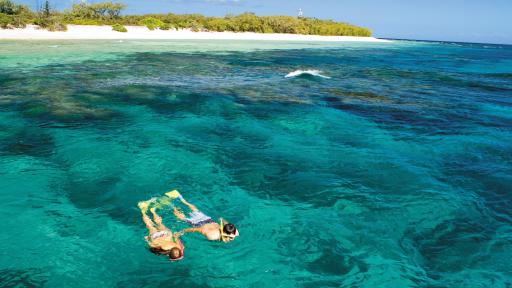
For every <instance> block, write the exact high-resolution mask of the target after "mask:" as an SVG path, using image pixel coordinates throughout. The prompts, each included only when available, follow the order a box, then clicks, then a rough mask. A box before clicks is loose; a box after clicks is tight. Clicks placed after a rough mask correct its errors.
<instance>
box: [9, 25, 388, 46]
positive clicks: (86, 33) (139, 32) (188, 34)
mask: <svg viewBox="0 0 512 288" xmlns="http://www.w3.org/2000/svg"><path fill="white" fill-rule="evenodd" d="M126 28H127V29H128V32H126V33H121V32H116V31H112V27H111V26H85V25H68V31H66V32H50V31H47V30H42V29H37V26H34V25H28V26H27V27H26V28H23V29H0V40H66V39H69V40H86V39H91V40H92V39H98V40H101V39H151V40H158V39H162V40H166V39H168V40H267V41H326V42H388V40H382V39H377V38H374V37H353V36H317V35H297V34H261V33H250V32H244V33H234V32H192V31H190V30H186V29H185V30H178V31H176V30H167V31H164V30H153V31H151V30H149V29H148V28H146V27H143V26H126Z"/></svg>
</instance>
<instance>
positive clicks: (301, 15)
mask: <svg viewBox="0 0 512 288" xmlns="http://www.w3.org/2000/svg"><path fill="white" fill-rule="evenodd" d="M303 16H304V12H302V8H299V18H302V17H303Z"/></svg>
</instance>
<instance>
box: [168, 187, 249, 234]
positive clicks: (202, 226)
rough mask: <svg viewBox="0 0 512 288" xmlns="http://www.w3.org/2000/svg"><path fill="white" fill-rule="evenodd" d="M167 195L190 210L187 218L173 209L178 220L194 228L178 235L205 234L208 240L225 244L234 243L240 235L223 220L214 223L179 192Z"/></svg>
mask: <svg viewBox="0 0 512 288" xmlns="http://www.w3.org/2000/svg"><path fill="white" fill-rule="evenodd" d="M165 195H167V197H169V198H171V199H176V198H178V199H180V201H181V203H183V204H185V205H186V206H187V207H188V208H189V209H190V213H189V217H188V218H187V217H186V216H185V214H183V212H181V211H180V210H178V209H177V208H176V207H173V212H174V215H175V216H176V218H178V219H179V220H182V221H185V222H186V223H187V224H188V225H190V226H192V228H187V229H184V230H182V231H180V232H178V233H177V234H178V235H182V234H184V233H189V232H197V233H201V234H203V235H204V236H205V237H206V238H207V239H208V240H211V241H224V242H229V241H232V240H233V239H235V238H236V237H237V236H238V235H239V233H238V230H237V229H236V227H235V225H233V224H231V223H227V222H226V221H225V220H224V219H222V218H221V219H220V221H219V222H220V223H217V222H215V221H213V220H212V218H211V217H209V216H207V215H205V214H204V213H203V212H201V211H199V209H197V207H196V206H194V205H192V204H190V203H188V202H187V201H186V200H185V199H184V198H183V196H181V194H180V193H179V192H178V191H177V190H173V191H171V192H167V193H165Z"/></svg>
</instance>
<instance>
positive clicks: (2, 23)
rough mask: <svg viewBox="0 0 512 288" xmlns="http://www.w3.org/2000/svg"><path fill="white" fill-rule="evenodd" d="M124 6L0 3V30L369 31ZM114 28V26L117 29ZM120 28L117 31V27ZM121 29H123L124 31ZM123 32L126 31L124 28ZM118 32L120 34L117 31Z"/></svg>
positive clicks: (288, 19)
mask: <svg viewBox="0 0 512 288" xmlns="http://www.w3.org/2000/svg"><path fill="white" fill-rule="evenodd" d="M124 8H126V6H125V5H124V4H120V3H114V2H111V1H108V2H100V3H87V2H81V3H79V4H74V5H73V6H72V7H71V8H70V9H68V10H65V11H63V12H57V11H53V10H52V9H51V6H50V3H49V2H48V1H46V2H45V4H44V5H43V8H42V9H40V11H38V12H32V11H30V9H29V8H28V7H27V6H24V5H18V4H15V3H13V2H12V1H11V0H0V27H3V28H10V27H24V26H25V25H27V24H30V23H34V24H36V25H39V26H41V27H43V28H47V29H49V30H51V29H55V30H62V29H65V25H66V24H76V25H112V26H113V29H114V30H115V31H118V30H116V29H115V28H114V26H116V24H117V25H119V26H121V27H122V26H123V25H142V26H146V27H148V29H150V30H154V29H161V30H169V29H171V28H176V29H191V30H192V31H219V32H223V31H232V32H257V33H291V34H307V35H327V36H371V34H372V33H371V31H370V30H369V29H366V28H363V27H358V26H354V25H351V24H347V23H342V22H335V21H332V20H320V19H315V18H297V17H290V16H256V15H255V14H253V13H244V14H240V15H236V16H233V15H228V16H226V17H206V16H203V15H200V14H183V15H177V14H172V13H169V14H148V15H122V14H121V12H122V11H123V9H124ZM116 27H117V26H116ZM119 28H120V27H119ZM123 28H124V27H123ZM125 29H126V28H125ZM120 32H121V31H120Z"/></svg>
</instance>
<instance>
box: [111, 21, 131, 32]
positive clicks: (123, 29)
mask: <svg viewBox="0 0 512 288" xmlns="http://www.w3.org/2000/svg"><path fill="white" fill-rule="evenodd" d="M112 30H114V31H117V32H128V30H127V29H126V27H124V26H123V25H121V24H119V23H116V24H114V25H112Z"/></svg>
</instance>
